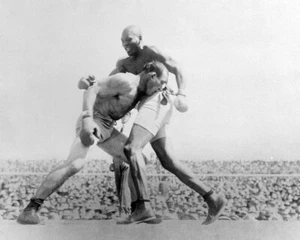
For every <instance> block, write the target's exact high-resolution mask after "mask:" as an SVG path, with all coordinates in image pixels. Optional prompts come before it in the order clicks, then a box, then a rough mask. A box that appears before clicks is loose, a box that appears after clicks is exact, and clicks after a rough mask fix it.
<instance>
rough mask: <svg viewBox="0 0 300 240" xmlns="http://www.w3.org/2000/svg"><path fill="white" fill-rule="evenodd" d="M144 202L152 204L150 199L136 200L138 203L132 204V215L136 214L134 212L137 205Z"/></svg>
mask: <svg viewBox="0 0 300 240" xmlns="http://www.w3.org/2000/svg"><path fill="white" fill-rule="evenodd" d="M142 202H150V200H148V199H146V200H136V201H134V202H131V204H130V205H131V213H133V212H134V210H135V209H136V207H137V204H138V203H142Z"/></svg>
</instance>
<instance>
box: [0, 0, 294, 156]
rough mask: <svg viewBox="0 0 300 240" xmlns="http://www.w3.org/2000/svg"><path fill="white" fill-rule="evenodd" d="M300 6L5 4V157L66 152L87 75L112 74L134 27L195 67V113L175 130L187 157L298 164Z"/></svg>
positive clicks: (191, 71)
mask: <svg viewBox="0 0 300 240" xmlns="http://www.w3.org/2000/svg"><path fill="white" fill-rule="evenodd" d="M299 12H300V2H299V1H296V0H290V1H279V0H269V1H267V0H260V1H259V0H255V1H241V0H222V1H209V0H164V1H161V0H153V1H146V0H139V1H133V0H130V1H128V0H126V1H125V0H114V1H108V0H101V1H98V0H86V1H83V0H74V1H70V0H60V1H58V0H52V1H41V0H29V1H16V0H1V1H0V159H15V158H18V159H24V160H27V159H52V158H57V159H65V158H66V157H67V155H68V152H69V148H70V146H71V143H72V141H73V139H74V136H75V133H74V126H75V122H76V119H77V117H78V116H79V114H80V112H81V106H82V105H81V104H82V91H80V90H78V89H77V81H78V79H80V78H81V77H83V76H87V75H89V74H93V75H95V76H96V77H97V78H103V77H105V76H107V75H108V74H109V73H110V72H111V71H112V69H114V67H115V64H116V61H117V60H118V59H119V58H120V57H124V56H126V52H125V51H124V49H123V48H122V46H121V40H120V39H121V32H122V30H123V29H124V28H125V27H126V26H128V25H131V24H135V25H138V26H140V27H141V28H142V31H143V35H144V43H145V44H146V45H154V46H156V47H157V48H159V49H160V50H161V51H163V52H165V53H167V54H169V55H170V56H172V57H173V58H174V59H176V60H177V61H178V62H179V63H180V64H181V66H182V68H183V69H184V71H185V73H186V77H187V96H188V97H187V100H188V103H189V111H188V112H186V113H179V112H175V114H174V116H173V118H172V121H171V123H170V125H169V127H168V136H170V138H171V139H172V142H173V148H174V152H175V153H176V156H177V157H178V158H180V159H190V160H195V161H198V160H206V159H215V160H240V159H241V160H254V159H262V160H272V159H274V160H298V159H300V104H299V103H300V81H299V80H300V68H299V66H300V31H299V29H300V15H299ZM169 82H170V85H171V86H172V87H173V88H174V89H176V84H175V79H174V77H173V76H172V77H171V78H170V80H169ZM147 149H148V150H147ZM147 149H146V151H148V152H151V149H150V147H149V146H148V147H147ZM90 156H91V157H94V156H96V157H99V158H102V157H108V156H106V155H105V154H103V152H102V151H100V150H97V149H93V150H92V151H91V155H90Z"/></svg>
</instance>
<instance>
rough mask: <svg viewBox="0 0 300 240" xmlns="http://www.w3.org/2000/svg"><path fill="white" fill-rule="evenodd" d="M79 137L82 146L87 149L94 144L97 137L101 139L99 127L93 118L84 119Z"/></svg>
mask: <svg viewBox="0 0 300 240" xmlns="http://www.w3.org/2000/svg"><path fill="white" fill-rule="evenodd" d="M79 136H80V140H81V142H82V144H83V145H84V146H86V147H89V146H92V145H93V144H94V142H95V137H97V138H100V129H99V126H98V125H97V124H96V123H95V122H94V120H93V118H92V117H85V118H83V119H82V128H81V131H80V135H79Z"/></svg>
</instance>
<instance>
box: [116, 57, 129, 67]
mask: <svg viewBox="0 0 300 240" xmlns="http://www.w3.org/2000/svg"><path fill="white" fill-rule="evenodd" d="M128 60H129V57H121V58H119V59H118V61H117V64H116V65H117V67H122V66H123V65H124V64H125V63H126V62H127V61H128Z"/></svg>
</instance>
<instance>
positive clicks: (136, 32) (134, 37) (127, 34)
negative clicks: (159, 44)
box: [121, 25, 143, 56]
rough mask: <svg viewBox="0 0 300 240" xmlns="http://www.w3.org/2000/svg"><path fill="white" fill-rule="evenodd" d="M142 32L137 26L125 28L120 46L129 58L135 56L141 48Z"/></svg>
mask: <svg viewBox="0 0 300 240" xmlns="http://www.w3.org/2000/svg"><path fill="white" fill-rule="evenodd" d="M142 39H143V37H142V31H141V29H140V28H139V27H138V26H135V25H130V26H128V27H126V28H125V29H124V30H123V32H122V36H121V41H122V45H123V47H124V49H125V51H126V52H127V54H128V55H129V56H137V55H138V53H139V50H140V49H141V48H142Z"/></svg>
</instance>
